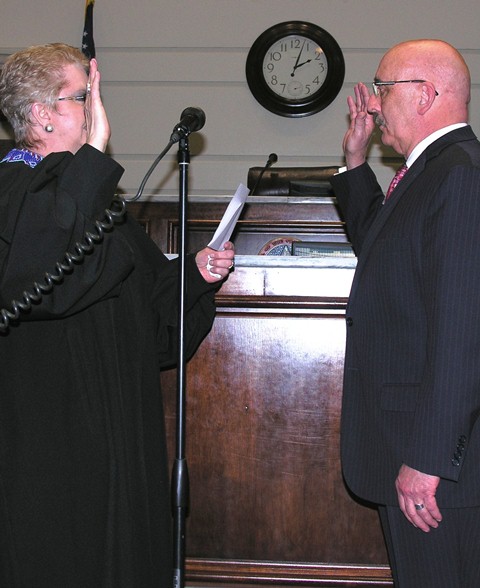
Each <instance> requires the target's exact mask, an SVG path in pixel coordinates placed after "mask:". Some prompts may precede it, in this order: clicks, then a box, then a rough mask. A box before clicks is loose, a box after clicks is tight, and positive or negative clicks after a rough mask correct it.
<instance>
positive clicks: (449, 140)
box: [350, 126, 475, 301]
mask: <svg viewBox="0 0 480 588" xmlns="http://www.w3.org/2000/svg"><path fill="white" fill-rule="evenodd" d="M472 139H475V135H474V133H473V131H472V129H471V128H470V127H469V126H466V127H462V128H460V129H456V130H454V131H451V132H450V133H447V134H446V135H443V136H442V137H440V138H439V139H437V140H436V141H435V142H434V143H432V144H431V145H429V146H428V147H427V149H426V150H425V151H424V152H423V153H421V154H420V156H419V157H418V159H416V161H415V162H414V163H413V165H412V166H411V167H410V168H409V170H408V172H407V173H406V174H405V176H404V177H403V179H402V181H401V182H400V183H399V184H398V186H397V187H396V188H395V190H394V191H393V193H392V195H391V196H390V198H389V200H388V201H387V202H386V203H385V204H384V205H383V206H382V207H381V208H380V210H379V211H378V213H377V216H376V217H375V220H374V221H373V223H372V226H371V227H370V230H369V232H368V235H367V236H366V238H365V242H364V243H363V246H362V252H361V254H360V257H359V258H358V263H357V268H356V271H355V277H354V280H353V284H352V289H351V292H350V301H351V300H352V298H353V296H354V294H355V292H356V289H357V285H358V283H359V282H360V278H361V274H362V271H363V268H364V267H365V264H366V261H367V259H368V256H369V254H370V250H371V247H372V245H373V244H374V243H375V241H376V239H377V237H378V234H379V233H380V231H381V230H382V228H383V226H384V225H385V223H386V222H387V220H388V218H389V217H390V215H391V214H392V213H393V211H394V210H395V208H396V206H397V205H398V203H399V202H400V199H401V197H402V195H403V194H404V193H405V192H406V191H407V190H408V189H409V187H410V186H411V185H412V183H413V182H414V181H415V179H416V178H417V177H418V176H419V175H420V174H421V173H422V172H423V170H424V169H425V166H426V164H427V162H428V161H429V160H430V159H432V158H433V157H436V156H437V155H438V154H439V153H440V152H441V151H442V150H443V149H445V147H448V146H449V145H452V144H453V143H457V142H461V141H470V140H472Z"/></svg>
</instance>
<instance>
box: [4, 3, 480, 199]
mask: <svg viewBox="0 0 480 588" xmlns="http://www.w3.org/2000/svg"><path fill="white" fill-rule="evenodd" d="M1 4H2V6H1V12H2V14H1V22H0V53H10V52H12V51H15V50H17V49H19V48H22V47H24V46H26V45H31V44H37V43H45V42H50V41H64V42H67V43H70V44H73V45H79V44H80V41H81V33H82V28H83V11H84V2H83V0H76V1H75V2H74V1H73V0H42V1H41V2H38V1H34V0H23V2H7V1H6V0H2V2H1ZM290 19H295V20H306V21H311V22H313V23H316V24H318V25H320V26H321V27H323V28H325V29H326V30H327V31H329V32H330V33H331V34H332V35H333V36H334V37H335V38H336V39H337V41H338V43H339V44H340V46H341V47H342V49H343V52H344V57H345V62H346V76H345V83H344V87H343V89H342V91H341V92H340V94H339V96H338V97H337V99H336V100H335V101H334V102H333V103H332V104H331V105H330V106H329V107H327V108H326V109H325V110H323V111H322V112H320V113H318V114H316V115H314V116H311V117H306V118H302V119H288V118H283V117H279V116H276V115H274V114H271V113H270V112H268V111H266V110H265V109H264V108H263V107H262V106H260V105H259V104H258V103H257V102H256V100H255V99H254V98H253V96H252V95H251V94H250V91H249V89H248V86H247V83H246V80H245V60H246V57H247V53H248V50H249V47H250V46H251V44H252V43H253V42H254V40H255V39H256V38H257V37H258V35H260V33H262V32H263V31H264V30H265V29H267V28H268V27H270V26H271V25H273V24H276V23H279V22H283V21H285V20H290ZM420 37H435V38H441V39H444V40H446V41H448V42H450V43H452V44H453V45H455V46H456V47H457V48H458V49H460V51H461V52H462V53H463V55H464V57H465V59H466V60H467V62H468V64H469V66H470V68H471V71H472V80H473V93H472V103H471V115H470V120H471V124H472V126H473V128H474V130H476V131H477V132H478V133H480V84H479V81H480V51H479V49H480V5H479V4H478V0H457V1H454V0H402V1H396V2H394V1H393V0H190V1H188V0H187V1H184V2H178V3H173V2H170V1H168V0H136V1H135V2H128V1H125V0H97V1H96V3H95V8H94V38H95V43H96V47H97V58H98V60H99V63H100V69H101V73H102V79H103V84H102V92H103V95H104V100H105V103H106V107H107V111H108V113H109V117H110V121H111V124H112V128H113V133H112V139H111V152H112V154H113V156H114V157H115V158H116V159H117V160H118V161H119V162H120V163H121V164H122V165H123V166H124V167H125V169H126V171H125V174H124V176H123V178H122V182H121V187H122V189H123V190H124V191H126V192H127V193H131V194H132V193H135V192H136V190H137V188H138V185H139V183H140V181H141V179H142V177H143V175H144V174H145V172H146V171H147V169H148V167H149V166H150V164H151V163H152V162H153V160H154V159H155V157H156V156H157V155H158V154H159V153H160V152H161V151H162V149H163V148H164V146H165V145H166V143H167V141H168V139H169V137H170V134H171V131H172V128H173V126H174V124H175V123H176V122H177V121H178V119H179V116H180V113H181V112H182V110H183V109H184V108H185V107H187V106H199V107H201V108H202V109H203V110H204V111H205V113H206V116H207V122H206V125H205V127H204V129H203V130H202V132H201V133H195V134H193V135H192V136H191V138H190V147H191V151H192V162H191V165H190V194H191V195H192V196H195V195H219V196H220V195H225V194H230V193H232V191H233V190H234V189H235V188H236V186H237V184H238V183H239V182H244V183H246V180H247V171H248V168H249V167H251V166H253V165H262V164H263V162H264V161H265V160H266V158H267V156H268V154H269V153H271V152H272V151H275V152H276V153H277V154H278V156H279V162H278V164H277V165H285V166H289V165H301V166H304V165H306V166H314V165H329V164H341V163H342V152H341V142H342V137H343V134H344V132H345V130H346V126H347V108H346V97H347V95H348V94H349V93H351V92H352V88H353V85H354V84H355V82H357V81H358V80H363V81H366V82H369V81H371V80H372V78H373V75H374V73H375V70H376V67H377V64H378V61H379V59H380V57H381V56H382V54H383V53H384V52H385V50H386V49H387V48H389V47H390V46H391V45H393V44H395V43H397V42H399V41H402V40H405V39H411V38H420ZM5 137H6V131H5V130H0V138H5ZM370 161H371V162H372V164H373V165H374V167H375V169H376V170H377V171H378V175H379V178H380V179H381V181H382V183H383V184H386V183H387V182H388V180H389V179H390V177H391V173H392V167H395V166H396V164H397V161H396V155H395V154H394V153H393V152H391V151H387V150H385V149H383V148H382V147H381V146H380V145H379V143H378V142H375V143H374V144H373V146H372V150H371V156H370ZM177 178H178V174H177V170H176V147H174V148H173V149H172V150H171V151H170V153H169V155H168V156H167V158H165V160H164V161H163V162H162V163H160V165H159V166H158V167H157V169H156V170H155V172H154V173H153V175H152V176H151V178H150V180H149V182H148V183H147V187H146V190H145V194H146V195H148V194H149V193H152V192H153V193H155V194H158V195H159V196H160V197H162V198H163V197H166V196H169V195H176V194H177V192H178V187H177V182H178V179H177Z"/></svg>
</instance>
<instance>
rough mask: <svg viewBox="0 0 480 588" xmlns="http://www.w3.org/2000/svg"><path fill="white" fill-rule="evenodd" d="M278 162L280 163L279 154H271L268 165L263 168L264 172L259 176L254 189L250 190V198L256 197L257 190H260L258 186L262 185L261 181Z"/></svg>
mask: <svg viewBox="0 0 480 588" xmlns="http://www.w3.org/2000/svg"><path fill="white" fill-rule="evenodd" d="M277 161H278V157H277V154H276V153H270V155H269V156H268V159H267V163H266V164H265V166H264V167H263V168H262V170H261V171H260V173H259V174H258V178H257V181H256V182H255V185H254V186H253V188H252V189H251V190H250V194H249V196H254V195H255V190H256V189H257V188H258V185H259V184H260V180H261V179H262V178H263V174H264V173H265V172H266V171H267V169H268V168H269V167H271V166H272V165H273V164H274V163H277Z"/></svg>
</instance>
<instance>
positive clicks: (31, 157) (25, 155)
mask: <svg viewBox="0 0 480 588" xmlns="http://www.w3.org/2000/svg"><path fill="white" fill-rule="evenodd" d="M42 159H43V156H42V155H38V154H37V153H32V152H31V151H29V150H28V149H12V150H11V151H9V152H8V153H7V155H6V156H5V157H4V158H3V159H2V161H0V163H16V162H17V161H23V163H25V164H26V165H28V166H29V167H35V166H36V165H37V163H40V162H41V161H42Z"/></svg>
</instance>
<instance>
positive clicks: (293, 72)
mask: <svg viewBox="0 0 480 588" xmlns="http://www.w3.org/2000/svg"><path fill="white" fill-rule="evenodd" d="M304 47H305V41H303V45H302V48H301V49H300V53H299V54H298V55H297V60H296V61H295V65H294V66H293V71H292V73H291V74H290V75H291V76H292V78H293V76H294V75H295V70H296V69H297V67H298V62H299V61H300V57H301V55H302V53H303V48H304Z"/></svg>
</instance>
